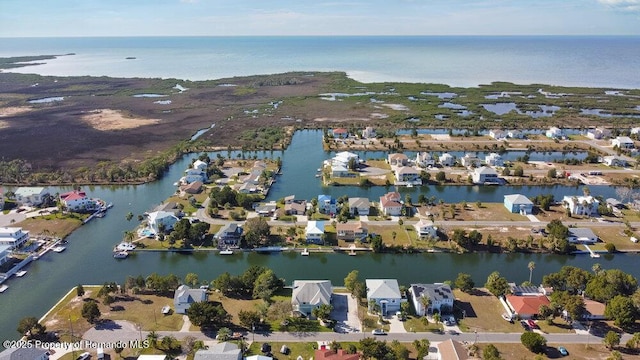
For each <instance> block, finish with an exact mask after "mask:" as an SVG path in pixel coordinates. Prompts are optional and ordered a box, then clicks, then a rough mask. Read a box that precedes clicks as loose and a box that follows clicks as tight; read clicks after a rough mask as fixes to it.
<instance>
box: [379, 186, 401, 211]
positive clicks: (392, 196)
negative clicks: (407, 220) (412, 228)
mask: <svg viewBox="0 0 640 360" xmlns="http://www.w3.org/2000/svg"><path fill="white" fill-rule="evenodd" d="M380 211H382V213H383V214H385V215H388V216H400V214H402V204H401V203H400V194H399V193H397V192H390V193H386V194H384V195H382V196H380Z"/></svg>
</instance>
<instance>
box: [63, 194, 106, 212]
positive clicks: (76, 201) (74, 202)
mask: <svg viewBox="0 0 640 360" xmlns="http://www.w3.org/2000/svg"><path fill="white" fill-rule="evenodd" d="M60 201H61V202H62V203H63V204H64V206H65V208H67V210H68V211H72V212H82V211H92V210H96V209H97V208H98V204H97V203H96V201H95V200H92V199H89V197H87V194H86V193H85V192H84V191H79V190H73V191H69V192H66V193H63V194H60Z"/></svg>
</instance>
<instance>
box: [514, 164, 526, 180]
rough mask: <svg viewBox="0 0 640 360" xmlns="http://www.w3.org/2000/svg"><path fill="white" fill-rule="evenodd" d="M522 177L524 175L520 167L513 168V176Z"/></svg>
mask: <svg viewBox="0 0 640 360" xmlns="http://www.w3.org/2000/svg"><path fill="white" fill-rule="evenodd" d="M523 175H524V169H522V166H520V165H518V166H516V167H515V168H513V176H517V177H522V176H523Z"/></svg>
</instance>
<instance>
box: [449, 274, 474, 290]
mask: <svg viewBox="0 0 640 360" xmlns="http://www.w3.org/2000/svg"><path fill="white" fill-rule="evenodd" d="M454 284H455V286H456V287H457V288H458V289H460V290H461V291H462V292H465V293H469V292H470V291H471V290H473V288H474V286H475V285H476V284H475V283H474V282H473V278H471V275H469V274H466V273H458V277H456V280H455V282H454Z"/></svg>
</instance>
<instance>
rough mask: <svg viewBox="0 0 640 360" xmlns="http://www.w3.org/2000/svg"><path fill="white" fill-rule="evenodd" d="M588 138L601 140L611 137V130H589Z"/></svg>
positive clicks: (601, 128) (600, 128)
mask: <svg viewBox="0 0 640 360" xmlns="http://www.w3.org/2000/svg"><path fill="white" fill-rule="evenodd" d="M587 137H588V138H589V139H591V140H600V139H605V138H608V137H611V130H610V129H607V128H603V127H597V128H595V129H589V130H587Z"/></svg>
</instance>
